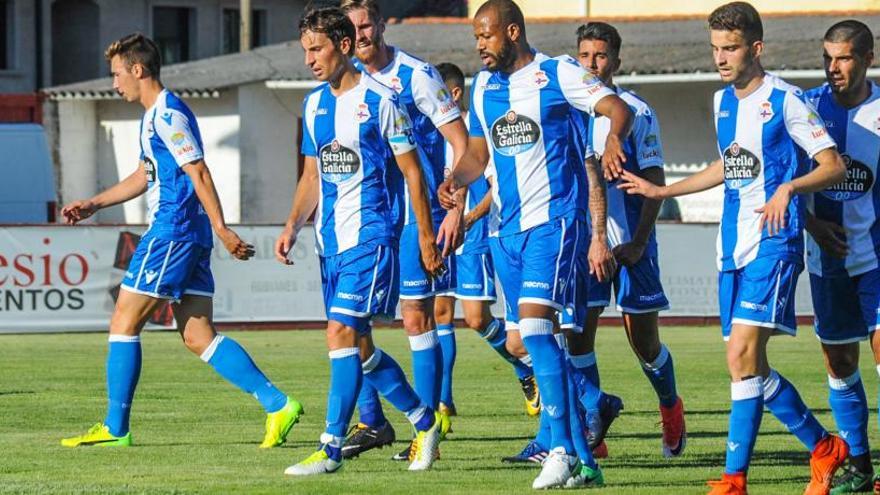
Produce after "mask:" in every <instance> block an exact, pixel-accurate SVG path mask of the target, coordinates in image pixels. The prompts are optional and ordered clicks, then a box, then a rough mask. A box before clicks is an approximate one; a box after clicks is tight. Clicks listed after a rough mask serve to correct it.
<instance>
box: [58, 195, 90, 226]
mask: <svg viewBox="0 0 880 495" xmlns="http://www.w3.org/2000/svg"><path fill="white" fill-rule="evenodd" d="M96 211H98V209H97V208H95V205H94V204H92V202H91V201H89V200H77V201H73V202H71V203H68V204H67V205H65V206H64V208H61V216H62V217H64V223H66V224H68V225H73V224H75V223H78V222H81V221H83V220H85V219H86V218H89V217H90V216H92V215H94V214H95V212H96Z"/></svg>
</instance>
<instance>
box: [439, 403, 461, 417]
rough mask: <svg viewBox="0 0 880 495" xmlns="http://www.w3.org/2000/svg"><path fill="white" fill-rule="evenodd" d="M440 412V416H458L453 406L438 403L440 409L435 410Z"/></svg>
mask: <svg viewBox="0 0 880 495" xmlns="http://www.w3.org/2000/svg"><path fill="white" fill-rule="evenodd" d="M437 410H438V411H440V414H445V415H447V416H458V412H457V411H456V410H455V404H449V405H446V404H444V403H442V402H441V403H440V407H438V408H437Z"/></svg>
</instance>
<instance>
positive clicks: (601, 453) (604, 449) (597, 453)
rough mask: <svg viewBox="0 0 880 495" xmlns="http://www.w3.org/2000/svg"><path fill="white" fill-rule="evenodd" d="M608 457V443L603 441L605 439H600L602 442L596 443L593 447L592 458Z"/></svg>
mask: <svg viewBox="0 0 880 495" xmlns="http://www.w3.org/2000/svg"><path fill="white" fill-rule="evenodd" d="M607 457H608V444H606V443H605V440H602V443H600V444H599V445H596V447H595V448H594V449H593V458H595V459H605V458H607Z"/></svg>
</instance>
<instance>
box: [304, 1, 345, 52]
mask: <svg viewBox="0 0 880 495" xmlns="http://www.w3.org/2000/svg"><path fill="white" fill-rule="evenodd" d="M306 31H311V32H313V33H322V34H325V35H327V37H328V38H330V41H332V42H333V46H335V47H336V48H339V43H340V42H342V40H343V38H348V39H349V41H351V49H350V50H349V51H351V50H353V49H354V40H355V29H354V24H352V23H351V20H350V19H349V18H348V16H347V15H345V13H344V12H343V11H342V10H341V9H340V8H339V7H323V8H317V9H312V10H310V11H308V12H306V13H305V15H303V16H302V19H300V20H299V35H300V36H302V35H303V34H305V32H306ZM346 55H350V53H346Z"/></svg>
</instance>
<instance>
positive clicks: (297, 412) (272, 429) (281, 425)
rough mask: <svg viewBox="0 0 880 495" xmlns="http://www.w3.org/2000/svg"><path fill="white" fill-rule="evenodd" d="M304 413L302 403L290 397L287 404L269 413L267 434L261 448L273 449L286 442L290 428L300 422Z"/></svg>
mask: <svg viewBox="0 0 880 495" xmlns="http://www.w3.org/2000/svg"><path fill="white" fill-rule="evenodd" d="M304 413H305V411H303V406H302V404H300V403H299V402H297V401H295V400H293V399H290V398H288V399H287V404H284V407H282V408H281V409H279V410H277V411H275V412H273V413H269V415H268V416H266V436H265V437H264V438H263V443H261V444H260V448H261V449H271V448H272V447H277V446H279V445H281V444H282V443H284V441H285V440H287V434H288V433H290V429H291V428H293V425H295V424H297V423H299V417H300V416H302V415H303V414H304Z"/></svg>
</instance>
